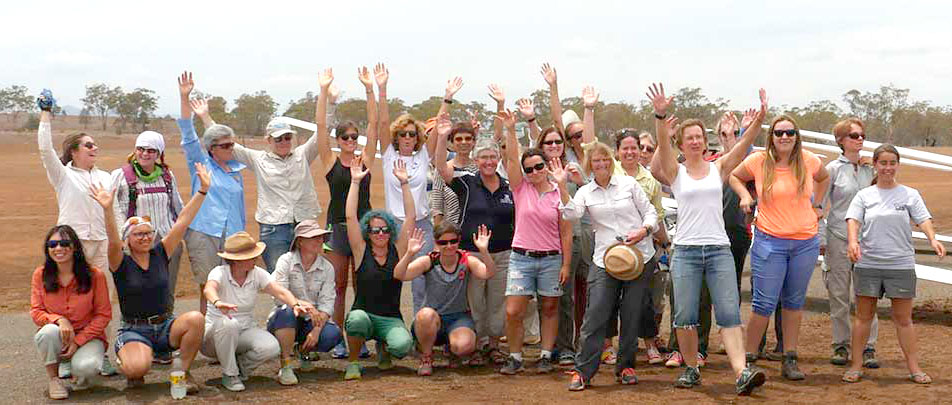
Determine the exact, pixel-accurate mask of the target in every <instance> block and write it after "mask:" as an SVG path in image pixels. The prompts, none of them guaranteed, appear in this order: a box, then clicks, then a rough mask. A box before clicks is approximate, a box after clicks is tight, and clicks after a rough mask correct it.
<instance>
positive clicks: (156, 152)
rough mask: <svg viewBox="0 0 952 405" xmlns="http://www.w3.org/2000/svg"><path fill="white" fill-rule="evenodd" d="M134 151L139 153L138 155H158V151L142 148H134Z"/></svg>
mask: <svg viewBox="0 0 952 405" xmlns="http://www.w3.org/2000/svg"><path fill="white" fill-rule="evenodd" d="M136 151H137V152H139V153H149V154H153V155H155V154H158V153H159V150H158V149H152V148H144V147H142V146H136Z"/></svg>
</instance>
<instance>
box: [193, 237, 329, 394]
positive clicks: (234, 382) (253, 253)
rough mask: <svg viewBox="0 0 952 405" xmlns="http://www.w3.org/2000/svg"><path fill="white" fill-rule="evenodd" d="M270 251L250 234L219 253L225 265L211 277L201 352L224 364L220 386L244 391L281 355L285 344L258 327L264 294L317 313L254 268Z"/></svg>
mask: <svg viewBox="0 0 952 405" xmlns="http://www.w3.org/2000/svg"><path fill="white" fill-rule="evenodd" d="M264 250H265V243H264V242H255V240H254V238H252V237H251V235H249V234H248V232H245V231H240V232H236V233H235V234H234V235H231V236H229V237H228V239H226V240H225V248H224V252H219V253H218V255H219V256H221V258H222V259H224V260H225V264H222V265H221V266H218V267H215V268H214V269H212V271H211V273H209V274H208V282H207V283H206V284H205V291H204V293H205V299H207V300H208V309H206V311H205V313H206V317H205V337H204V338H203V339H202V354H204V355H206V356H208V357H211V358H213V359H218V361H220V362H221V368H222V377H221V384H222V385H223V386H224V387H225V389H227V390H229V391H235V392H237V391H244V390H245V385H244V383H242V381H243V380H247V379H248V377H249V376H250V374H251V372H252V371H254V369H255V368H256V367H258V366H259V365H261V364H262V363H264V362H266V361H268V360H270V359H273V358H275V357H278V355H279V354H280V353H281V346H280V344H279V343H278V340H277V338H275V337H274V336H273V335H271V334H270V333H268V331H266V330H264V329H261V328H257V327H255V326H254V325H255V320H254V309H255V301H256V299H257V297H258V293H259V292H264V293H267V294H269V295H271V296H273V297H275V298H277V299H278V300H280V301H281V302H282V303H284V304H285V305H287V306H288V307H291V308H292V311H294V315H295V316H297V315H299V314H302V313H308V314H312V315H313V314H315V313H316V312H317V310H316V309H314V306H313V305H311V304H310V303H309V302H307V301H304V300H298V299H297V298H296V297H294V294H291V291H288V289H287V288H284V287H282V286H281V285H279V284H278V283H277V282H275V281H274V278H273V277H272V276H271V274H268V272H267V271H265V270H264V269H262V268H260V267H258V266H255V259H256V258H257V257H258V256H261V254H262V253H264Z"/></svg>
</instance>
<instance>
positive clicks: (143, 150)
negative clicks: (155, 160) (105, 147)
mask: <svg viewBox="0 0 952 405" xmlns="http://www.w3.org/2000/svg"><path fill="white" fill-rule="evenodd" d="M90 149H92V148H90ZM136 152H139V153H148V154H150V155H156V154H158V153H159V150H158V149H153V148H145V147H142V146H136Z"/></svg>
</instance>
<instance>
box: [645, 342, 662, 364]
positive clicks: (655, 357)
mask: <svg viewBox="0 0 952 405" xmlns="http://www.w3.org/2000/svg"><path fill="white" fill-rule="evenodd" d="M647 354H648V364H652V365H653V364H661V363H664V357H661V352H659V351H658V348H656V347H654V346H650V347H648V350H647Z"/></svg>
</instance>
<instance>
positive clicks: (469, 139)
mask: <svg viewBox="0 0 952 405" xmlns="http://www.w3.org/2000/svg"><path fill="white" fill-rule="evenodd" d="M472 141H473V137H471V136H458V137H456V138H453V142H472Z"/></svg>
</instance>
